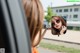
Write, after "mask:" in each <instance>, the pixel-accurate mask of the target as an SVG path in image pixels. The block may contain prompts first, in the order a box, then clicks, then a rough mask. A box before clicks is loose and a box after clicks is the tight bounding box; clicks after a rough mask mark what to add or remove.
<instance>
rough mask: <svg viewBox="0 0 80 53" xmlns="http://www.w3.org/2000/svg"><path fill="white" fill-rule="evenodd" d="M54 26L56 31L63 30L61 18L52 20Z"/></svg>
mask: <svg viewBox="0 0 80 53" xmlns="http://www.w3.org/2000/svg"><path fill="white" fill-rule="evenodd" d="M52 26H53V27H54V28H56V29H61V27H62V22H61V20H60V18H58V17H54V18H52Z"/></svg>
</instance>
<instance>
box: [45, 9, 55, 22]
mask: <svg viewBox="0 0 80 53" xmlns="http://www.w3.org/2000/svg"><path fill="white" fill-rule="evenodd" d="M54 15H56V14H54V13H53V11H52V9H51V7H48V8H47V15H46V16H45V19H46V20H47V21H48V23H49V22H50V20H51V17H52V16H54Z"/></svg>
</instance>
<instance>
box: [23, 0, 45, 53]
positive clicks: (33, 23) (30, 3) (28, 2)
mask: <svg viewBox="0 0 80 53" xmlns="http://www.w3.org/2000/svg"><path fill="white" fill-rule="evenodd" d="M22 1H23V2H22V3H23V6H24V10H25V14H26V19H27V21H28V26H29V31H30V39H31V47H32V53H38V51H37V49H36V46H37V45H38V44H39V42H40V41H41V38H42V35H43V34H41V32H42V24H43V18H44V11H43V7H42V5H41V3H40V1H39V0H22Z"/></svg>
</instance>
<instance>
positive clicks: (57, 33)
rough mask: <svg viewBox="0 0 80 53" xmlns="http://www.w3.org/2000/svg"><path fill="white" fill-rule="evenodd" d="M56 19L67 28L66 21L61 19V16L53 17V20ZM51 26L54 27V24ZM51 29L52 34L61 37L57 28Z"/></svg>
mask: <svg viewBox="0 0 80 53" xmlns="http://www.w3.org/2000/svg"><path fill="white" fill-rule="evenodd" d="M54 17H58V18H59V19H60V20H61V22H62V25H63V26H66V20H65V19H64V18H63V17H61V16H52V17H51V18H54ZM51 25H52V23H51ZM51 28H52V30H51V32H52V34H54V35H60V33H59V32H60V31H59V30H58V29H56V28H54V27H52V26H51Z"/></svg>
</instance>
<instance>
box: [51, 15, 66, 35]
mask: <svg viewBox="0 0 80 53" xmlns="http://www.w3.org/2000/svg"><path fill="white" fill-rule="evenodd" d="M51 28H52V30H51V31H52V34H54V35H62V34H65V33H66V30H67V27H66V21H65V20H64V19H63V18H62V17H60V16H52V19H51Z"/></svg>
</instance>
